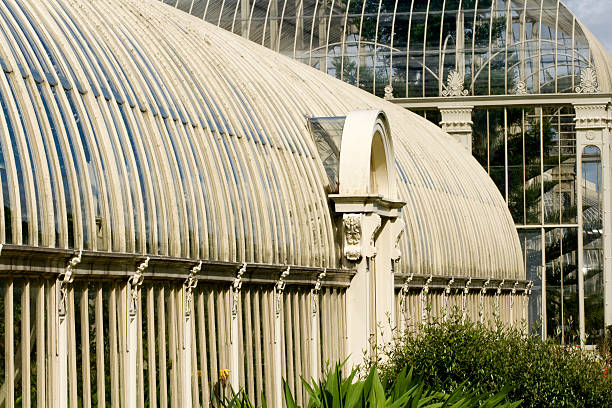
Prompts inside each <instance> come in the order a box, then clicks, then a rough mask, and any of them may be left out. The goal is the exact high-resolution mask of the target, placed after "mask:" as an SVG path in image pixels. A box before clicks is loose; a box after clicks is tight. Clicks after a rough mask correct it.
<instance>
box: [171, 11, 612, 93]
mask: <svg viewBox="0 0 612 408" xmlns="http://www.w3.org/2000/svg"><path fill="white" fill-rule="evenodd" d="M163 1H164V2H165V3H168V4H171V5H172V6H175V7H177V8H180V9H182V10H184V11H187V12H189V13H192V14H193V15H195V16H198V17H199V18H203V19H205V20H206V21H208V22H210V23H213V24H216V25H219V26H220V27H223V28H225V29H226V30H229V31H232V32H234V33H237V34H240V35H242V36H244V37H246V38H249V39H251V40H252V41H254V42H256V43H258V44H262V45H265V46H267V47H269V48H272V49H274V50H277V51H279V52H281V53H283V54H286V55H290V56H292V57H293V58H296V59H298V60H300V61H302V62H304V63H306V64H309V65H312V66H315V67H317V68H319V69H321V70H323V71H325V72H327V73H329V74H331V75H333V76H335V77H337V78H341V79H343V80H345V81H347V82H349V83H352V84H354V85H358V86H359V87H360V88H362V89H365V90H367V91H369V92H372V93H374V94H377V95H379V96H383V95H384V87H385V86H386V85H388V84H391V85H392V86H393V93H394V95H395V97H399V98H403V97H428V96H434V97H437V96H440V95H441V94H442V92H443V91H444V89H445V87H446V85H447V80H448V75H449V73H450V72H451V71H453V70H456V71H458V72H460V73H461V74H462V76H463V77H464V80H465V88H466V89H467V90H468V91H469V94H470V95H505V94H514V93H516V92H522V90H523V89H525V90H526V91H527V92H528V93H532V94H540V93H546V94H550V93H574V92H575V89H576V87H577V86H578V85H579V84H580V77H581V73H582V71H583V70H584V69H585V68H594V69H595V71H596V72H597V73H598V75H599V79H600V89H601V90H602V91H604V92H612V72H611V71H610V68H609V66H610V62H612V56H610V54H609V53H608V52H607V51H606V50H605V49H604V48H603V47H602V46H601V44H600V43H599V41H598V40H597V39H596V38H595V37H594V36H593V35H592V34H591V33H590V32H589V30H588V29H586V28H585V27H584V25H583V24H582V23H581V22H580V21H579V20H578V19H576V17H575V16H574V14H573V13H572V12H571V11H570V10H569V9H568V8H567V7H566V6H565V5H564V4H563V2H562V1H561V0H444V1H442V0H348V1H331V0H329V1H327V0H303V1H285V2H280V1H278V0H225V1H214V0H163ZM519 84H520V86H519ZM522 85H524V87H522Z"/></svg>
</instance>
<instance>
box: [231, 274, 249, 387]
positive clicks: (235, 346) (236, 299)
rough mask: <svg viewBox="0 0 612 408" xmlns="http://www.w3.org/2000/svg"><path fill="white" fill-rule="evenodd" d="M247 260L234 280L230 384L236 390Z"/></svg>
mask: <svg viewBox="0 0 612 408" xmlns="http://www.w3.org/2000/svg"><path fill="white" fill-rule="evenodd" d="M246 268H247V264H246V262H245V263H243V264H242V266H241V267H240V269H238V272H237V273H236V277H235V278H234V280H233V281H232V316H231V318H232V320H231V322H230V344H231V350H232V352H231V360H230V385H231V386H232V389H233V390H234V391H238V390H239V389H240V375H239V374H240V347H239V346H240V340H239V338H238V334H239V333H238V332H239V331H238V314H239V313H240V291H241V290H242V275H244V273H245V272H246Z"/></svg>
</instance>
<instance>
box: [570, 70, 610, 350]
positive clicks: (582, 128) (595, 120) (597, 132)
mask: <svg viewBox="0 0 612 408" xmlns="http://www.w3.org/2000/svg"><path fill="white" fill-rule="evenodd" d="M579 88H580V90H581V91H582V92H584V93H592V92H596V91H597V82H596V81H595V85H594V88H592V89H589V87H588V86H585V84H583V83H581V86H580V87H579ZM609 104H610V99H609V98H605V97H602V98H593V99H592V100H590V101H589V102H588V103H584V102H582V103H579V104H574V109H575V112H576V119H575V120H576V156H577V157H576V179H577V180H576V184H577V189H578V192H577V196H578V200H577V201H578V205H577V207H578V217H579V218H578V271H579V273H578V315H579V320H580V322H579V329H580V345H581V346H584V344H585V342H586V326H585V321H586V320H585V319H586V317H585V306H584V296H585V293H584V292H585V290H584V274H585V272H586V268H587V265H585V262H584V243H583V234H584V225H583V219H582V218H583V217H582V208H583V205H582V204H583V197H582V178H583V175H582V154H583V150H584V148H585V147H587V146H595V147H597V148H599V151H600V155H601V156H600V159H601V170H602V172H601V173H602V186H601V190H602V191H601V193H602V196H603V200H602V203H601V205H602V213H603V220H602V229H603V234H602V248H603V295H604V304H603V309H604V321H603V322H601V324H602V326H603V327H601V329H606V328H608V327H609V326H611V325H612V231H611V228H612V212H611V211H612V172H611V168H610V164H611V163H610V162H611V157H610V155H611V152H610V127H609V120H608V107H609Z"/></svg>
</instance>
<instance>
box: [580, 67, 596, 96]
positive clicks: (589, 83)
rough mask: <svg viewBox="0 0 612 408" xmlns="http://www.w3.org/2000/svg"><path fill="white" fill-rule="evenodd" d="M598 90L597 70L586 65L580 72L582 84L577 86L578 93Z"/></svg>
mask: <svg viewBox="0 0 612 408" xmlns="http://www.w3.org/2000/svg"><path fill="white" fill-rule="evenodd" d="M597 92H599V83H598V81H597V72H596V71H595V69H593V68H592V67H586V68H584V69H583V70H582V72H581V73H580V85H579V86H577V87H576V93H597Z"/></svg>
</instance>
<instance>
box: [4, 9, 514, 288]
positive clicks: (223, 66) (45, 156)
mask: <svg viewBox="0 0 612 408" xmlns="http://www.w3.org/2000/svg"><path fill="white" fill-rule="evenodd" d="M0 27H1V30H0V33H1V34H0V64H1V66H2V73H1V74H0V105H1V106H2V109H3V113H4V114H3V115H2V116H1V117H0V182H1V185H2V194H0V200H1V202H0V210H1V211H2V214H0V240H1V241H2V242H5V243H14V244H24V245H33V246H42V247H59V248H82V249H88V250H97V251H112V252H128V253H142V254H161V255H168V256H173V257H185V258H193V259H209V260H222V261H235V262H244V261H246V262H260V263H274V264H292V265H303V266H330V267H333V266H337V265H339V259H340V255H339V251H338V245H339V244H338V243H337V239H336V236H337V233H336V226H335V225H336V224H335V218H334V217H335V215H334V214H333V213H332V212H331V210H330V206H329V203H328V198H327V192H328V191H329V179H328V176H327V174H326V172H325V168H324V165H323V162H322V160H321V157H320V156H319V153H318V150H317V146H316V143H315V141H314V140H313V137H312V135H311V133H310V131H309V130H308V126H307V118H308V117H334V116H344V115H346V114H347V113H348V112H350V111H352V110H355V109H384V110H385V112H386V113H387V116H388V118H389V123H390V126H391V129H392V137H393V138H394V144H395V152H396V159H397V169H398V174H399V176H398V178H399V184H400V186H399V190H400V198H401V199H403V200H405V201H406V202H407V205H406V208H405V210H404V211H403V216H404V219H405V222H406V225H407V227H406V230H407V231H406V234H405V236H404V237H403V238H402V240H401V248H402V252H403V254H404V255H403V261H402V266H401V267H402V269H403V270H405V271H414V272H421V273H439V274H455V275H456V274H459V273H461V274H463V275H469V274H473V275H477V276H504V277H517V278H520V277H521V276H523V274H524V272H523V269H522V267H521V249H520V246H519V242H518V237H517V233H516V231H515V229H514V227H513V223H512V219H511V217H510V214H509V212H508V210H507V208H506V206H505V204H504V201H503V199H502V197H501V196H500V194H499V192H498V190H497V188H496V187H495V185H494V184H493V182H492V181H491V180H490V179H489V178H488V176H487V174H486V173H485V172H484V170H483V169H482V168H481V167H480V166H479V165H478V163H477V162H476V161H475V160H474V159H473V158H471V157H470V156H469V155H467V154H465V152H461V150H460V149H459V148H458V145H457V144H456V142H454V141H453V140H452V139H451V138H450V137H449V136H448V135H446V134H444V133H443V132H442V131H441V130H440V129H439V128H437V127H436V126H434V125H433V124H431V123H429V122H428V121H426V120H425V119H423V118H420V117H418V116H417V115H414V114H412V113H410V112H408V111H406V110H404V109H402V108H400V107H397V106H394V105H393V104H391V103H388V102H385V101H383V100H381V99H380V98H377V97H375V96H373V95H370V94H368V93H366V92H362V91H360V90H358V89H356V88H355V87H353V86H350V85H347V84H345V83H342V82H341V81H337V80H335V79H333V78H331V77H329V76H328V75H325V74H323V73H321V72H318V71H316V70H313V69H311V68H309V67H307V66H305V65H303V64H300V63H297V62H295V61H292V60H291V59H289V58H284V57H282V56H279V55H278V54H276V53H274V52H272V51H270V50H266V49H265V48H263V47H261V46H259V45H257V44H254V43H252V42H250V41H247V40H244V39H241V38H239V37H236V36H234V35H232V34H230V33H229V32H227V31H225V30H221V29H218V28H215V27H212V26H210V25H208V24H201V23H200V22H199V21H198V20H197V19H194V18H193V17H190V16H187V15H186V14H185V13H183V12H181V11H178V10H175V9H173V8H171V7H167V6H166V5H163V4H162V3H160V2H158V1H154V0H150V1H140V0H139V1H132V2H127V1H120V0H109V1H104V2H91V1H85V0H70V1H67V0H48V1H45V2H40V1H38V0H27V1H26V0H15V1H11V2H0ZM400 135H401V137H400Z"/></svg>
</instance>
